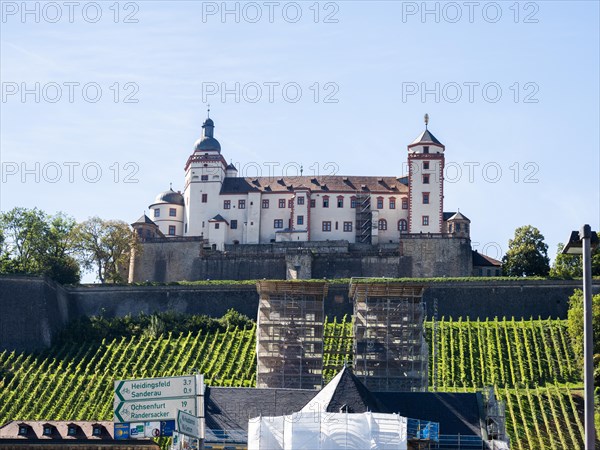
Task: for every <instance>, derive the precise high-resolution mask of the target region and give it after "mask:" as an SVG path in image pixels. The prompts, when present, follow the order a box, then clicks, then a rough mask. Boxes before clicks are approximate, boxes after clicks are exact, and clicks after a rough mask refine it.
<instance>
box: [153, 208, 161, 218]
mask: <svg viewBox="0 0 600 450" xmlns="http://www.w3.org/2000/svg"><path fill="white" fill-rule="evenodd" d="M154 217H160V209H158V208H156V209H155V210H154Z"/></svg>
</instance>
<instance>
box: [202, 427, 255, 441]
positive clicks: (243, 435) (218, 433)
mask: <svg viewBox="0 0 600 450" xmlns="http://www.w3.org/2000/svg"><path fill="white" fill-rule="evenodd" d="M204 441H205V442H211V443H215V444H246V443H247V442H248V432H247V431H244V430H241V429H240V430H212V429H210V428H207V429H206V430H205V438H204Z"/></svg>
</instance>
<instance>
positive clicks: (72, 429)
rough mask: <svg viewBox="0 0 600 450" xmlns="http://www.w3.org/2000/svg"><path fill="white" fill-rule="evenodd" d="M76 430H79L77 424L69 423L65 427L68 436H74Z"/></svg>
mask: <svg viewBox="0 0 600 450" xmlns="http://www.w3.org/2000/svg"><path fill="white" fill-rule="evenodd" d="M78 432H79V425H76V424H74V423H70V424H69V426H68V428H67V435H68V436H76V435H77V433H78Z"/></svg>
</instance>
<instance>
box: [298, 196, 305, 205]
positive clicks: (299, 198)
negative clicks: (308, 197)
mask: <svg viewBox="0 0 600 450" xmlns="http://www.w3.org/2000/svg"><path fill="white" fill-rule="evenodd" d="M298 204H299V205H304V196H303V195H301V196H300V197H298Z"/></svg>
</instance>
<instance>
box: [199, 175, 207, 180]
mask: <svg viewBox="0 0 600 450" xmlns="http://www.w3.org/2000/svg"><path fill="white" fill-rule="evenodd" d="M200 180H201V181H208V175H201V176H200Z"/></svg>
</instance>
